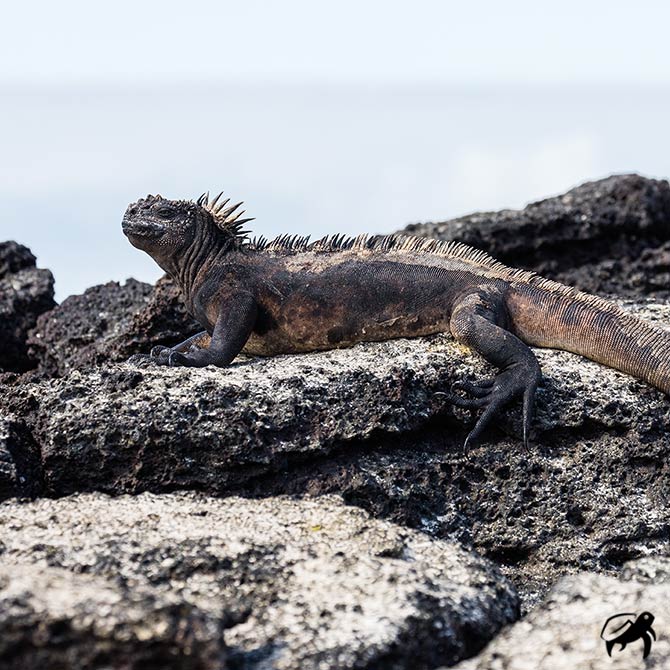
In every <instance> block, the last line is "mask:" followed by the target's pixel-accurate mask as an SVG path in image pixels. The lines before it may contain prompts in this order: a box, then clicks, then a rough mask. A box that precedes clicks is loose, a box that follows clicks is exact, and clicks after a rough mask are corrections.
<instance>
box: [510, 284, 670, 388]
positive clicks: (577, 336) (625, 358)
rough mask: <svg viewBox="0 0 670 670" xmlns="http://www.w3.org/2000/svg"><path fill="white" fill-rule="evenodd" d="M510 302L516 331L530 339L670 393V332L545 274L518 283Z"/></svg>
mask: <svg viewBox="0 0 670 670" xmlns="http://www.w3.org/2000/svg"><path fill="white" fill-rule="evenodd" d="M507 307H508V311H509V316H510V319H511V322H512V324H511V325H512V329H513V331H514V332H515V333H516V334H517V335H518V336H519V337H520V338H521V339H522V340H523V341H524V342H526V343H527V344H530V345H531V346H537V347H550V348H552V349H562V350H564V351H571V352H573V353H575V354H580V355H582V356H585V357H586V358H589V359H591V360H593V361H597V362H598V363H602V364H603V365H607V366H609V367H611V368H615V369H616V370H621V371H622V372H625V373H627V374H629V375H632V376H634V377H637V378H638V379H642V380H644V381H646V382H648V383H650V384H652V385H653V386H655V387H656V388H658V389H661V391H663V392H664V393H667V394H669V395H670V331H666V330H663V329H661V328H658V327H656V326H653V325H652V324H650V323H648V322H646V321H643V320H642V319H638V318H637V317H635V316H633V315H631V314H628V313H627V312H624V311H623V310H622V309H621V308H620V307H619V306H618V305H616V304H615V303H613V302H609V301H607V300H603V299H602V298H598V297H596V296H593V295H588V294H586V293H581V292H580V291H577V290H576V289H573V288H569V287H567V286H564V285H563V284H559V283H557V282H553V281H549V280H546V279H542V278H540V277H534V278H533V279H532V280H531V281H530V282H527V283H518V284H516V283H512V285H511V289H510V292H509V294H508V296H507Z"/></svg>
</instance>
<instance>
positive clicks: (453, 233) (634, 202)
mask: <svg viewBox="0 0 670 670" xmlns="http://www.w3.org/2000/svg"><path fill="white" fill-rule="evenodd" d="M402 232H404V233H410V234H413V235H420V236H423V237H434V238H436V239H440V240H456V241H459V242H464V243H465V244H469V245H471V246H473V247H477V248H478V249H483V250H484V251H486V252H488V253H489V254H491V256H493V257H494V258H497V259H498V260H500V261H502V262H503V263H506V264H508V265H511V266H513V267H519V268H523V269H526V270H535V271H536V272H538V273H539V274H541V275H543V276H545V277H547V278H549V279H556V280H557V281H561V282H564V283H566V284H570V285H572V286H576V287H577V288H580V289H582V290H585V291H589V292H591V293H597V294H616V295H618V296H621V297H630V298H640V297H642V296H653V297H655V298H668V297H670V184H668V182H667V181H666V180H656V179H647V178H645V177H641V176H640V175H636V174H628V175H615V176H612V177H608V178H606V179H601V180H598V181H593V182H587V183H585V184H582V185H580V186H577V187H576V188H573V189H572V190H570V191H568V192H567V193H564V194H563V195H559V196H556V197H553V198H546V199H544V200H540V201H538V202H534V203H532V204H530V205H528V206H527V207H525V208H524V209H521V210H501V211H499V212H478V213H476V214H470V215H468V216H463V217H460V218H457V219H452V220H449V221H441V222H435V223H418V224H411V225H409V226H407V227H406V228H405V229H404V230H403V231H402Z"/></svg>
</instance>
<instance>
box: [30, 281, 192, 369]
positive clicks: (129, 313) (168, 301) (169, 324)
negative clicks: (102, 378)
mask: <svg viewBox="0 0 670 670" xmlns="http://www.w3.org/2000/svg"><path fill="white" fill-rule="evenodd" d="M199 330H202V328H201V327H199V326H198V324H197V323H196V322H195V321H194V320H193V319H192V318H191V317H190V316H189V315H188V314H187V312H186V310H185V308H184V306H183V304H182V301H181V298H180V295H179V290H178V289H177V287H176V286H175V285H174V284H173V283H172V281H171V280H170V279H168V278H167V277H163V279H161V280H159V281H158V283H157V284H156V286H155V287H154V286H151V284H146V283H143V282H139V281H137V280H135V279H129V280H127V281H126V282H125V283H124V284H119V283H118V282H109V283H107V284H102V285H99V286H94V287H92V288H90V289H88V290H87V291H85V292H84V293H83V294H82V295H74V296H70V297H69V298H66V299H65V300H64V301H63V302H62V303H61V304H60V305H58V307H56V308H55V309H53V310H51V311H50V312H48V313H47V314H44V315H43V316H42V317H41V318H39V319H38V320H37V325H36V327H35V328H34V329H33V330H32V331H31V333H30V337H29V339H28V345H29V347H30V353H31V356H32V357H33V358H34V359H35V360H36V361H37V362H38V363H39V372H40V373H41V374H43V375H47V376H61V375H64V374H66V373H67V372H69V371H70V370H77V369H83V368H90V367H93V366H96V365H99V364H101V363H104V362H107V361H123V360H126V359H127V358H128V357H129V356H131V355H132V354H136V353H141V352H146V351H150V350H151V348H152V347H153V346H155V345H158V344H162V345H167V344H173V343H174V342H175V341H177V340H179V339H185V338H186V337H189V336H190V335H192V334H194V333H196V332H198V331H199Z"/></svg>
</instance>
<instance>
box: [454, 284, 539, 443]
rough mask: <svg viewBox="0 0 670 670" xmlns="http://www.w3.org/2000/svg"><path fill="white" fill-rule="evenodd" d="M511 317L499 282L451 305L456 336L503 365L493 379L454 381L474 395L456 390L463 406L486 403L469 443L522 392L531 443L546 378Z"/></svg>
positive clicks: (525, 432) (525, 433)
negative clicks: (537, 395)
mask: <svg viewBox="0 0 670 670" xmlns="http://www.w3.org/2000/svg"><path fill="white" fill-rule="evenodd" d="M506 322H507V316H506V309H505V302H504V296H503V294H502V292H501V291H500V290H498V289H495V288H488V289H481V290H478V291H475V292H472V293H468V294H467V295H464V296H462V297H461V298H460V299H459V300H458V302H457V303H456V305H455V306H454V309H453V311H452V315H451V322H450V328H451V332H452V334H453V336H454V337H455V338H456V339H457V340H458V341H459V342H462V343H463V344H466V345H468V346H469V347H472V348H473V349H474V350H475V351H477V352H478V353H480V354H481V355H482V356H483V357H484V358H485V359H486V360H487V361H489V362H490V363H492V364H493V365H495V366H496V367H498V368H500V369H501V372H500V374H498V375H497V376H496V377H495V378H494V379H491V380H485V381H482V382H479V383H477V384H473V383H470V382H460V383H458V382H457V383H456V384H455V385H454V387H455V388H459V389H461V390H463V391H465V392H466V393H468V394H469V395H470V396H473V397H471V398H463V397H461V396H457V395H452V396H450V400H451V401H452V402H453V403H454V404H456V405H458V406H459V407H468V408H480V407H483V408H484V411H483V413H482V415H481V416H480V417H479V420H478V421H477V423H476V424H475V427H474V428H473V429H472V431H471V432H470V434H469V435H468V437H467V439H466V440H465V448H467V447H468V446H470V445H471V444H473V443H474V442H476V441H477V440H478V439H479V438H480V437H481V434H482V433H483V432H484V429H485V428H486V427H487V426H488V425H489V424H490V423H491V420H492V419H493V417H494V416H495V415H496V414H497V413H498V412H499V411H500V410H501V409H502V408H503V407H504V406H505V405H507V404H508V403H509V402H511V401H512V400H513V399H514V398H516V397H517V396H520V395H522V396H523V441H524V445H526V447H527V446H528V435H529V432H530V423H531V419H532V415H533V404H534V399H535V391H536V390H537V387H538V384H539V383H540V381H541V379H542V372H541V371H540V365H539V363H538V362H537V359H536V358H535V354H533V352H532V351H531V350H530V348H529V347H528V346H526V345H525V344H524V343H523V342H522V341H521V340H520V339H519V338H518V337H516V336H515V335H513V334H512V333H511V332H509V331H508V330H506V329H505V327H504V326H505V325H506ZM501 324H502V325H501Z"/></svg>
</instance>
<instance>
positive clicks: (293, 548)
mask: <svg viewBox="0 0 670 670" xmlns="http://www.w3.org/2000/svg"><path fill="white" fill-rule="evenodd" d="M0 537H2V542H3V545H2V547H3V551H2V553H1V554H0V666H1V667H3V668H14V669H16V670H19V669H21V670H23V669H24V668H25V669H26V670H27V669H28V668H30V669H31V670H32V669H33V668H37V667H39V668H54V669H55V668H60V667H68V668H71V669H73V670H76V669H78V668H85V667H109V668H137V669H138V670H139V669H140V668H141V669H144V668H166V669H167V668H176V667H179V668H182V667H183V668H203V669H210V668H211V669H212V670H214V669H216V670H222V669H223V668H225V667H228V668H245V669H248V670H252V669H253V668H258V669H260V668H270V667H272V668H301V670H312V669H313V670H317V669H319V668H362V667H366V668H373V667H377V668H382V667H383V668H391V669H392V668H409V667H412V668H417V669H421V668H430V667H436V666H437V665H440V664H441V663H448V664H450V665H451V664H453V663H454V662H456V661H457V660H459V659H461V658H463V657H465V656H468V655H472V654H473V653H475V652H476V651H478V650H479V649H480V648H481V647H482V646H483V645H484V644H485V642H486V641H487V640H489V639H490V638H491V637H492V636H493V635H494V634H495V633H496V632H497V631H498V630H499V629H500V628H501V626H503V625H504V624H506V623H509V622H511V621H513V620H514V619H515V618H516V617H517V615H518V599H517V597H516V595H515V594H514V592H513V589H511V587H510V586H509V584H508V583H506V581H505V579H504V578H503V577H502V576H501V575H500V574H499V573H498V571H497V570H496V569H495V568H494V567H493V566H492V565H491V564H490V563H488V562H487V561H485V560H483V559H480V558H478V557H475V556H474V555H472V554H470V553H468V552H466V551H464V550H463V549H462V548H460V547H459V546H458V545H456V544H454V543H450V542H443V541H439V540H432V539H430V538H428V537H427V536H425V535H424V534H422V533H418V532H415V531H411V530H405V529H401V528H399V527H397V526H394V525H393V524H390V523H387V522H383V521H378V520H374V519H371V518H370V517H369V516H368V515H367V514H366V513H365V512H363V511H362V510H360V509H356V508H353V507H348V506H346V505H344V504H342V502H341V501H340V500H338V499H337V498H336V497H325V496H324V497H321V498H319V499H318V500H291V499H288V498H281V497H280V498H266V499H264V500H247V499H241V498H226V499H214V498H208V497H205V496H201V495H197V494H193V493H183V494H170V495H163V496H153V495H150V494H144V495H140V496H135V497H126V496H122V497H118V498H108V497H106V496H104V495H100V494H91V495H79V496H72V497H70V498H62V499H60V500H46V499H45V500H41V501H38V502H34V503H23V504H21V503H5V504H4V506H2V507H0Z"/></svg>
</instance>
